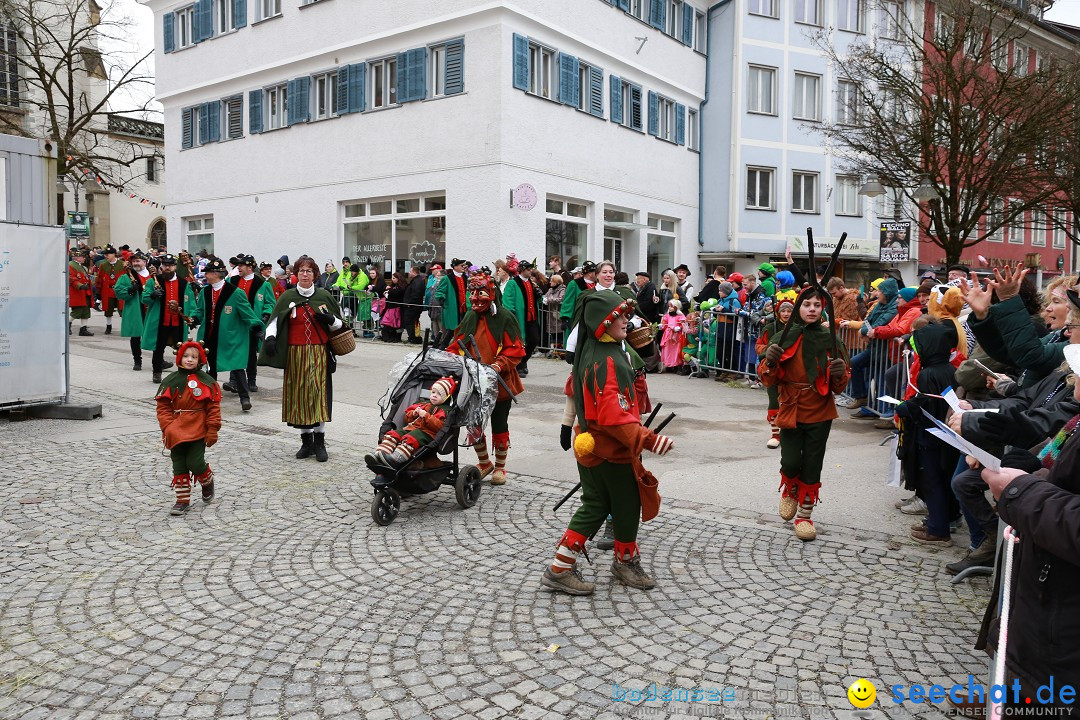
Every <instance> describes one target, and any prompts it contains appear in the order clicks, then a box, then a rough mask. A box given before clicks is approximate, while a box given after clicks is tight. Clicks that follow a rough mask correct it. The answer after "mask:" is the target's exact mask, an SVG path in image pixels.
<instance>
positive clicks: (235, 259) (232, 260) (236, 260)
mask: <svg viewBox="0 0 1080 720" xmlns="http://www.w3.org/2000/svg"><path fill="white" fill-rule="evenodd" d="M229 264H230V265H239V264H240V258H238V257H236V256H235V255H234V256H232V257H231V258H229Z"/></svg>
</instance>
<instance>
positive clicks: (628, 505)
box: [540, 292, 673, 595]
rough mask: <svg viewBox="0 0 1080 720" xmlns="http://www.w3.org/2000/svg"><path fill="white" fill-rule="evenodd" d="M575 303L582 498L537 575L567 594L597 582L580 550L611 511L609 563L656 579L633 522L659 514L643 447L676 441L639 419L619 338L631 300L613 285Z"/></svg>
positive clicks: (619, 571) (646, 583)
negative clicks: (586, 571)
mask: <svg viewBox="0 0 1080 720" xmlns="http://www.w3.org/2000/svg"><path fill="white" fill-rule="evenodd" d="M580 304H581V318H582V321H581V322H580V323H579V324H578V344H577V349H576V351H575V355H574V371H573V390H574V402H575V404H576V406H577V418H578V426H577V428H576V430H577V437H576V438H575V440H574V455H575V456H576V458H577V462H578V475H579V477H580V478H581V506H580V507H579V508H578V510H577V512H576V513H574V518H573V519H572V520H571V521H570V525H569V526H568V527H567V529H566V532H565V533H564V534H563V536H562V539H561V540H559V545H558V548H557V550H556V551H555V558H554V560H553V561H552V563H551V565H549V566H548V567H547V568H545V570H544V574H543V577H542V578H541V580H540V583H541V584H542V585H543V586H545V587H548V588H551V589H553V590H558V591H560V592H565V593H568V594H570V595H589V594H591V593H592V592H593V590H594V589H595V586H594V585H593V583H590V582H586V581H585V580H584V578H582V576H581V573H580V571H579V570H578V569H577V565H576V563H577V558H578V555H580V554H581V553H582V552H583V551H584V548H585V541H586V540H587V539H588V538H589V537H590V536H592V535H593V534H595V533H596V531H597V530H599V529H600V526H601V525H602V524H603V523H604V520H605V518H607V516H608V515H609V514H610V515H611V519H612V525H613V526H614V530H615V559H614V562H613V563H612V565H611V570H612V572H613V573H614V574H615V577H617V578H618V579H619V580H620V581H622V582H623V583H625V584H627V585H630V586H631V587H636V588H640V589H643V590H648V589H650V588H653V587H655V586H656V583H655V582H654V581H653V579H652V578H651V577H649V575H648V574H647V573H646V572H645V570H644V569H643V568H642V567H641V556H640V553H639V552H638V546H637V532H638V524H639V520H641V521H648V520H651V519H652V518H654V517H656V514H657V513H658V512H659V509H660V495H659V493H658V492H657V483H656V478H655V477H654V476H653V475H652V473H650V472H649V471H648V470H646V469H645V467H644V466H643V465H642V463H641V453H642V451H644V450H650V451H651V452H654V453H656V454H657V455H664V454H666V453H667V452H668V451H669V450H671V448H672V446H673V443H672V440H671V438H669V437H665V436H663V435H657V434H656V433H654V432H653V431H652V430H649V429H648V428H646V427H644V426H642V424H641V414H640V412H639V410H638V404H637V398H636V397H635V393H636V389H635V387H634V385H635V373H634V370H633V368H632V367H631V365H630V359H629V357H628V356H627V354H626V352H625V351H624V350H623V347H622V342H621V341H622V340H623V339H624V338H625V337H626V328H627V323H628V321H629V319H630V316H631V315H633V313H634V309H635V308H636V303H635V302H634V301H633V300H627V299H624V298H623V297H622V296H620V295H619V294H618V293H612V292H597V293H590V294H588V295H583V296H582V298H581V303H580Z"/></svg>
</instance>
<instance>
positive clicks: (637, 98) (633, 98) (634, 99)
mask: <svg viewBox="0 0 1080 720" xmlns="http://www.w3.org/2000/svg"><path fill="white" fill-rule="evenodd" d="M629 91H630V92H629V95H630V127H631V128H633V129H634V130H641V129H642V118H641V86H640V85H630V88H629Z"/></svg>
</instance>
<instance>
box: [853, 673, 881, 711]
mask: <svg viewBox="0 0 1080 720" xmlns="http://www.w3.org/2000/svg"><path fill="white" fill-rule="evenodd" d="M876 697H877V688H875V687H874V685H873V683H871V682H869V681H867V680H864V679H863V678H859V679H858V680H856V681H855V682H853V683H851V687H849V688H848V689H847V699H848V700H849V701H850V702H851V704H852V705H854V706H855V707H857V708H868V707H870V706H871V705H873V704H874V699H875V698H876Z"/></svg>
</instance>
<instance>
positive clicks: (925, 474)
mask: <svg viewBox="0 0 1080 720" xmlns="http://www.w3.org/2000/svg"><path fill="white" fill-rule="evenodd" d="M911 340H912V345H913V346H914V347H915V352H916V353H917V354H918V357H919V374H918V376H917V377H916V378H915V381H914V384H915V386H916V387H917V388H918V389H919V392H918V393H916V394H915V395H914V396H912V397H911V398H909V399H908V400H907V401H905V402H904V403H903V404H901V405H899V406H898V407H897V408H896V414H897V416H899V418H900V442H899V443H898V446H897V456H898V457H899V458H900V461H901V463H903V466H904V474H905V476H906V478H907V484H908V489H912V490H915V493H916V495H918V496H919V497H920V498H922V500H923V502H925V503H926V507H927V510H928V514H927V517H926V525H925V526H923V527H915V528H912V530H911V539H912V540H914V541H915V542H919V543H923V544H925V545H941V546H948V545H952V538H951V537H950V534H949V521H950V520H951V519H952V518H953V517H955V516H957V515H959V513H960V508H959V505H958V503H957V502H956V498H954V497H953V495H952V493H950V492H949V480H950V478H951V477H952V473H953V469H954V468H955V467H956V464H957V461H958V460H959V459H960V453H959V451H958V450H956V449H955V448H954V447H952V446H951V445H949V444H948V443H946V442H944V441H942V440H941V439H940V438H939V437H937V436H936V435H934V434H932V433H931V432H930V430H931V429H935V430H936V429H937V428H936V427H935V426H934V424H933V422H932V421H931V420H929V419H928V418H927V417H926V416H925V415H924V414H923V411H925V412H926V413H927V414H929V415H931V416H933V417H935V418H937V419H939V420H944V418H945V417H946V415H947V414H948V412H949V405H948V403H947V402H946V401H945V399H944V398H942V397H941V396H942V395H943V394H944V392H945V391H946V390H947V389H948V388H949V387H950V386H951V385H952V382H953V373H954V371H955V368H954V367H953V366H952V364H951V363H950V362H949V360H950V358H951V357H952V354H953V352H954V350H955V348H956V344H957V341H958V337H957V330H956V326H955V325H953V324H952V323H942V322H931V323H928V324H926V325H925V326H923V327H921V328H919V329H918V330H916V331H915V333H914V334H913V335H912V336H911Z"/></svg>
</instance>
